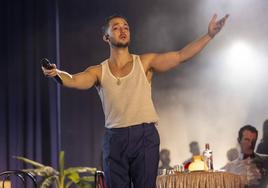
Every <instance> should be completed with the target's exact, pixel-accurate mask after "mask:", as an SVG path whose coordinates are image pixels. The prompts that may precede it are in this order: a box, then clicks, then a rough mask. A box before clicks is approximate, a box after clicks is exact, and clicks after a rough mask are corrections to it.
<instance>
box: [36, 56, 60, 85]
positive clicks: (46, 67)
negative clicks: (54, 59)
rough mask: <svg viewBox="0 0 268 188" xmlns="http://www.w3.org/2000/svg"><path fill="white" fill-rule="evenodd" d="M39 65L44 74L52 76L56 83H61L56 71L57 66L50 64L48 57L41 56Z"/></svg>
mask: <svg viewBox="0 0 268 188" xmlns="http://www.w3.org/2000/svg"><path fill="white" fill-rule="evenodd" d="M41 65H42V70H43V73H44V75H45V76H48V77H51V78H53V79H54V80H55V81H56V82H57V83H59V84H61V85H62V80H61V78H60V77H59V75H58V73H57V67H56V65H55V64H51V63H50V62H49V60H48V59H46V58H43V59H42V60H41Z"/></svg>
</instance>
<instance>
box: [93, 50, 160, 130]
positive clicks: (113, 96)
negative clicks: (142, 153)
mask: <svg viewBox="0 0 268 188" xmlns="http://www.w3.org/2000/svg"><path fill="white" fill-rule="evenodd" d="M132 57H133V65H132V70H131V71H130V73H129V74H128V75H126V76H124V77H120V78H119V80H120V81H119V82H120V84H119V83H118V78H116V77H115V76H114V75H113V74H112V72H111V71H110V68H109V65H108V60H105V61H103V62H102V63H101V67H102V77H101V84H100V86H98V87H97V90H98V93H99V95H100V98H101V102H102V107H103V111H104V115H105V127H106V128H122V127H129V126H132V125H137V124H141V123H151V122H157V121H158V116H157V113H156V111H155V108H154V105H153V101H152V94H151V84H150V83H149V81H148V80H147V78H146V75H145V71H144V68H143V66H142V63H141V60H140V57H139V56H138V55H132Z"/></svg>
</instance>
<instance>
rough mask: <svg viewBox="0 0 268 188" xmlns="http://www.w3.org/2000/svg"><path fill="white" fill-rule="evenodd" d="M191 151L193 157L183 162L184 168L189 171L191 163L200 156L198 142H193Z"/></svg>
mask: <svg viewBox="0 0 268 188" xmlns="http://www.w3.org/2000/svg"><path fill="white" fill-rule="evenodd" d="M189 149H190V153H191V154H192V156H191V157H190V158H189V159H187V160H185V161H184V162H183V166H184V169H185V170H187V169H188V167H189V165H190V163H191V162H192V159H193V156H197V155H200V147H199V144H198V142H197V141H192V142H191V143H190V144H189Z"/></svg>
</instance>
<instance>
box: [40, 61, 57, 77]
mask: <svg viewBox="0 0 268 188" xmlns="http://www.w3.org/2000/svg"><path fill="white" fill-rule="evenodd" d="M51 65H52V69H46V68H45V67H43V66H42V70H43V73H44V75H45V76H47V77H54V76H56V75H57V74H58V70H57V66H56V65H55V64H51Z"/></svg>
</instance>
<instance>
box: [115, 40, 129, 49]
mask: <svg viewBox="0 0 268 188" xmlns="http://www.w3.org/2000/svg"><path fill="white" fill-rule="evenodd" d="M111 45H112V47H114V48H127V47H128V45H129V42H125V43H123V42H114V41H111Z"/></svg>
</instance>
